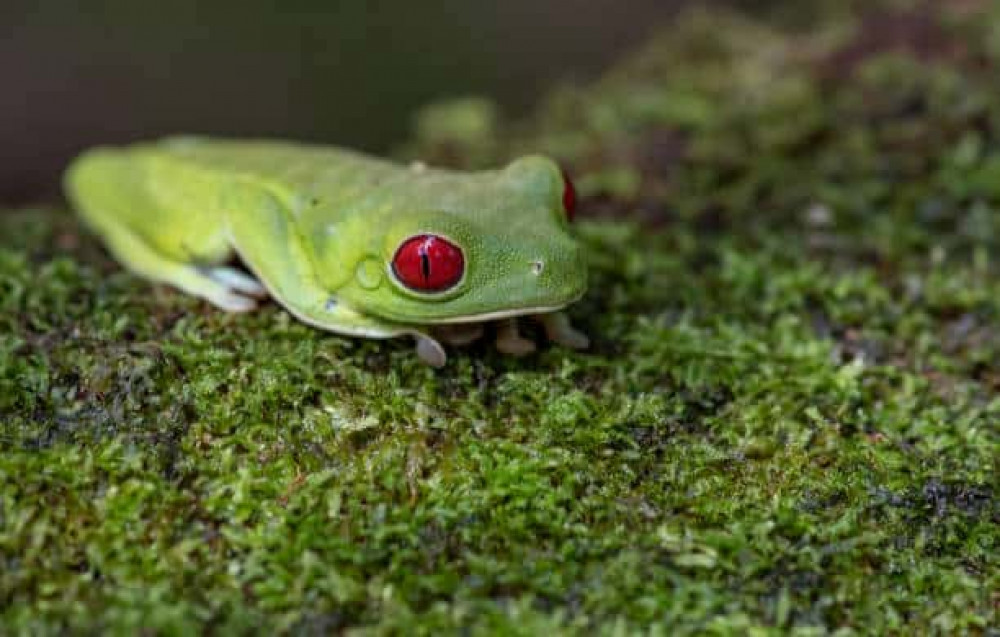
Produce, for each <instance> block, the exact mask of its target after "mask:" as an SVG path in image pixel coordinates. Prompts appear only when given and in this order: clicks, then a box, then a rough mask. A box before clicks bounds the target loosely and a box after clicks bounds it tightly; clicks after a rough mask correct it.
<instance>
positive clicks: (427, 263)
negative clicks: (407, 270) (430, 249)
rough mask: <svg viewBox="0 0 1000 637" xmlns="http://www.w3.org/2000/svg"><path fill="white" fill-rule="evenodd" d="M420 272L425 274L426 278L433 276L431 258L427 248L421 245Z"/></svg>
mask: <svg viewBox="0 0 1000 637" xmlns="http://www.w3.org/2000/svg"><path fill="white" fill-rule="evenodd" d="M420 272H421V273H422V274H423V275H424V280H425V281H426V280H428V279H430V278H431V260H430V257H428V256H427V248H426V247H425V246H420Z"/></svg>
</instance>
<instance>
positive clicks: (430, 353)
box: [413, 332, 448, 367]
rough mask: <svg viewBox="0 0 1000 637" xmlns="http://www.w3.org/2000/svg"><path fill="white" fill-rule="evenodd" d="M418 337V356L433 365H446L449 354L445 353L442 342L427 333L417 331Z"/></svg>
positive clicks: (416, 336) (416, 335)
mask: <svg viewBox="0 0 1000 637" xmlns="http://www.w3.org/2000/svg"><path fill="white" fill-rule="evenodd" d="M413 337H414V338H415V339H417V356H419V357H420V360H422V361H424V362H425V363H427V364H428V365H430V366H431V367H444V364H445V363H447V362H448V355H447V354H446V353H445V351H444V348H443V347H442V346H441V343H439V342H437V341H436V340H434V339H433V338H431V337H430V336H427V335H426V334H420V333H419V332H418V333H415V334H414V335H413Z"/></svg>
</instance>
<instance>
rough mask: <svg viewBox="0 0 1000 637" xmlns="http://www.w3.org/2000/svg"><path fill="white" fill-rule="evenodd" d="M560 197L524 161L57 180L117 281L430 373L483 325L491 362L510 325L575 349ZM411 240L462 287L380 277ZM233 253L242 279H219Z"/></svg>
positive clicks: (346, 162)
mask: <svg viewBox="0 0 1000 637" xmlns="http://www.w3.org/2000/svg"><path fill="white" fill-rule="evenodd" d="M563 188H564V182H563V178H562V175H561V173H560V171H559V168H558V167H557V166H556V164H555V163H553V162H552V161H551V160H549V159H546V158H544V157H537V156H532V157H524V158H521V159H518V160H516V161H514V162H512V163H510V164H509V165H508V166H507V167H505V168H504V169H502V170H495V171H484V172H477V173H460V172H452V171H445V170H436V169H428V168H425V167H423V166H422V165H419V164H416V165H413V166H410V167H405V166H399V165H396V164H392V163H389V162H386V161H382V160H379V159H375V158H371V157H367V156H364V155H361V154H358V153H354V152H350V151H345V150H339V149H333V148H329V147H320V146H307V145H301V144H292V143H282V142H269V141H225V140H209V139H202V138H172V139H166V140H163V141H159V142H154V143H148V144H138V145H135V146H130V147H126V148H97V149H93V150H90V151H88V152H86V153H84V154H83V155H82V156H80V157H79V158H77V159H76V160H75V161H74V162H73V163H72V165H71V166H70V167H69V169H68V170H67V174H66V189H67V192H68V194H69V197H70V199H71V201H72V203H73V204H74V206H75V208H76V209H77V210H78V211H79V213H80V215H81V216H82V217H83V218H84V220H85V221H86V222H87V223H88V225H89V226H90V227H91V228H92V229H93V230H94V231H95V232H96V233H97V234H98V235H99V236H100V237H101V238H102V239H103V240H104V242H105V243H106V245H107V247H108V249H109V250H110V251H111V252H112V253H113V254H114V256H115V257H116V258H117V259H118V260H119V261H121V262H122V263H123V264H124V265H125V266H126V267H128V268H129V269H131V270H132V271H134V272H136V273H138V274H140V275H142V276H144V277H147V278H149V279H152V280H155V281H161V282H165V283H168V284H171V285H173V286H175V287H177V288H180V289H181V290H184V291H185V292H188V293H190V294H194V295H197V296H200V297H202V298H205V299H207V300H208V301H210V302H211V303H213V304H214V305H216V306H218V307H220V308H222V309H225V310H229V311H234V312H240V311H249V310H252V309H253V308H255V307H256V301H255V300H254V299H256V298H263V297H265V296H271V297H273V298H274V299H275V300H276V301H277V302H278V303H280V304H281V305H282V306H283V307H285V308H286V309H287V310H288V311H289V312H291V313H292V314H293V315H295V316H296V317H297V318H299V319H300V320H302V321H304V322H306V323H308V324H310V325H313V326H315V327H318V328H321V329H325V330H329V331H332V332H336V333H339V334H347V335H352V336H361V337H368V338H391V337H396V336H401V335H410V336H413V337H415V338H416V339H417V350H418V353H419V354H420V356H421V358H423V359H424V360H425V361H427V362H428V363H430V364H432V365H435V366H440V365H443V364H444V363H445V361H446V356H445V353H444V349H443V347H441V345H440V343H439V342H438V339H441V340H445V341H447V342H451V343H455V344H460V343H465V342H469V341H470V340H474V339H475V338H477V337H478V336H479V335H480V334H481V325H482V323H484V322H487V321H494V320H498V321H501V324H500V325H501V327H500V329H499V330H498V333H499V338H498V341H497V344H498V347H499V348H500V349H501V350H502V351H507V352H510V353H513V354H521V353H525V352H527V351H530V350H531V349H533V348H534V345H533V343H530V342H526V341H524V340H523V339H521V338H520V337H519V336H518V334H517V330H516V324H514V323H513V322H512V319H513V317H518V316H525V315H535V316H537V317H539V318H540V320H541V322H542V323H543V325H544V326H545V328H546V332H547V334H548V336H549V338H550V339H552V340H555V341H557V342H560V343H562V344H565V345H568V346H571V347H586V345H587V343H586V337H584V336H583V335H582V334H580V333H579V332H576V331H574V330H573V329H572V328H571V327H570V326H569V324H568V322H567V321H566V319H565V317H564V316H563V315H562V314H559V313H558V311H559V310H560V309H562V308H564V307H565V306H567V305H569V304H570V303H572V302H573V301H576V300H577V299H579V298H580V296H582V295H583V293H584V291H585V290H586V280H587V279H586V267H585V264H584V260H583V258H582V255H581V252H580V249H579V247H578V245H577V244H576V242H575V241H574V239H573V238H572V237H571V236H570V234H569V231H568V222H567V219H566V213H565V211H564V210H563V203H562V194H563ZM425 233H428V234H435V235H439V236H442V237H445V238H447V239H448V240H449V241H450V242H452V243H453V244H455V245H457V246H458V247H459V248H460V249H461V250H462V252H463V255H464V258H465V272H464V275H463V277H462V279H461V280H460V281H459V283H458V284H457V285H455V286H454V287H453V288H451V289H449V290H447V291H444V292H439V293H421V292H416V291H414V290H411V289H409V288H407V287H406V286H404V285H403V284H402V283H401V282H400V281H398V280H397V278H396V276H395V274H394V273H393V270H392V267H391V260H392V258H393V255H394V254H395V252H396V250H397V248H398V247H399V246H400V244H402V243H403V242H404V241H405V240H406V239H408V238H410V237H413V236H414V235H419V234H425ZM234 255H237V256H239V258H240V259H241V260H242V261H243V263H244V264H245V265H246V266H247V267H248V268H249V270H250V271H251V272H252V273H253V274H254V275H255V276H256V278H254V277H251V276H249V275H247V274H246V273H244V272H242V271H240V270H237V269H234V268H230V267H227V266H226V265H225V264H226V263H227V262H228V261H230V260H231V259H232V258H233V256H234ZM459 324H461V325H464V326H465V327H462V326H461V325H459Z"/></svg>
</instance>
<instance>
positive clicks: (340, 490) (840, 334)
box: [0, 2, 1000, 634]
mask: <svg viewBox="0 0 1000 637" xmlns="http://www.w3.org/2000/svg"><path fill="white" fill-rule="evenodd" d="M896 4H897V5H899V6H893V7H891V8H888V9H878V10H877V12H875V13H871V14H869V15H868V16H867V17H864V18H858V17H857V14H856V13H851V12H844V11H839V10H835V9H830V10H828V11H824V12H822V13H819V14H817V15H821V16H822V19H820V18H812V19H806V18H803V17H796V18H795V19H794V20H793V21H792V22H791V23H789V22H786V21H782V20H778V19H775V20H773V21H772V20H763V19H753V18H750V17H747V16H745V15H741V14H738V13H732V12H722V11H719V10H712V11H699V12H694V13H690V14H688V15H686V16H684V17H682V18H681V19H680V20H679V22H678V24H677V25H676V26H674V27H672V28H670V29H669V30H667V31H666V32H664V33H663V34H661V35H660V36H658V37H655V38H654V39H653V40H652V41H651V42H650V43H649V44H648V45H647V46H646V47H644V48H643V50H641V51H639V52H638V53H637V54H636V55H635V56H633V57H631V58H630V59H627V60H625V61H623V62H622V63H621V64H620V65H619V66H618V67H617V68H616V69H614V70H612V71H611V72H610V73H609V74H608V75H607V77H605V78H604V79H603V80H601V81H600V82H598V83H596V84H595V85H592V86H585V87H572V86H566V87H562V88H558V89H557V90H555V91H554V92H553V93H552V94H551V95H550V97H549V98H548V99H547V100H545V101H544V103H543V104H542V105H540V107H539V109H538V112H537V113H536V114H535V116H533V117H531V118H529V119H528V120H525V121H518V122H509V121H505V120H503V118H502V117H499V116H498V115H497V114H496V112H495V110H494V109H493V108H492V107H491V106H489V105H488V104H487V103H484V102H482V101H478V100H464V101H462V102H458V103H453V104H449V105H444V106H439V107H437V108H434V109H431V110H429V111H427V112H426V113H425V115H424V116H423V117H422V118H421V120H420V122H421V123H420V130H419V132H418V135H417V137H416V139H415V141H413V142H411V143H410V144H408V145H405V146H404V147H403V149H402V150H401V151H400V157H401V158H412V157H416V156H419V157H422V158H424V159H427V160H430V161H437V162H442V163H447V164H451V165H457V166H477V165H482V164H489V163H496V162H500V161H503V160H505V159H507V158H509V157H512V156H515V155H517V154H519V153H523V152H537V151H542V152H547V153H550V154H553V155H555V156H556V157H558V158H559V159H560V160H561V161H562V162H563V163H564V164H565V165H566V167H567V168H568V169H569V170H570V171H571V172H572V173H573V174H574V175H575V176H576V177H577V182H578V187H579V190H580V194H581V199H582V201H581V217H582V218H583V221H582V222H581V224H580V225H579V233H580V237H581V241H582V242H584V244H585V245H586V248H587V252H588V254H589V257H590V264H591V270H592V289H591V292H590V293H589V294H588V296H587V297H586V298H585V299H584V300H583V301H582V302H581V303H580V304H579V305H578V306H576V307H575V308H574V311H573V314H574V318H575V320H576V321H577V322H579V323H580V324H581V325H582V326H583V327H584V328H585V329H586V330H587V331H588V332H589V333H590V334H591V335H592V336H593V337H594V347H593V348H592V350H591V351H589V352H586V353H579V354H577V353H570V352H567V351H564V350H561V349H555V348H546V349H543V350H542V351H541V352H540V353H539V354H537V355H534V356H531V357H528V358H526V359H520V360H514V359H510V358H504V357H502V356H499V355H497V354H496V353H495V352H493V351H491V349H490V348H488V347H485V346H474V347H472V348H470V349H468V350H465V351H463V352H461V353H458V354H457V355H456V356H454V358H453V359H452V360H451V362H450V363H449V366H448V367H447V368H446V369H444V370H441V371H434V370H431V369H429V368H427V367H425V366H423V365H422V364H421V363H419V361H417V360H416V358H415V356H414V355H413V353H412V351H411V348H410V346H409V344H405V343H391V342H390V343H384V342H365V341H360V340H352V339H345V338H339V337H335V336H331V335H327V334H322V333H320V332H317V331H315V330H312V329H310V328H308V327H306V326H303V325H301V324H299V323H297V322H295V321H294V320H291V319H289V317H288V316H287V315H286V314H285V313H283V312H281V311H279V310H278V309H277V308H276V307H274V306H269V307H265V308H264V309H263V310H262V311H260V312H258V313H255V314H253V315H249V316H239V317H234V316H227V315H223V314H221V313H219V312H216V311H214V310H212V309H210V308H208V307H207V306H205V305H204V304H202V303H200V302H198V301H196V300H193V299H190V298H187V297H184V296H182V295H180V294H177V293H174V292H172V291H170V290H166V289H163V288H155V287H150V286H149V285H147V284H146V283H144V282H142V281H139V280H137V279H135V278H134V277H132V276H130V275H128V274H125V273H124V272H122V271H121V270H120V269H118V268H117V267H116V266H115V265H114V264H113V263H112V262H110V261H109V259H108V258H107V256H106V255H105V254H104V253H102V252H101V251H100V249H98V247H97V244H96V242H95V241H94V240H93V239H92V238H91V237H89V236H88V235H86V234H85V233H84V232H83V231H82V229H81V228H80V227H79V226H78V224H77V223H76V222H75V221H74V220H73V218H72V217H71V216H70V215H69V214H68V213H67V212H66V211H65V210H63V209H60V208H57V207H52V208H36V209H30V210H21V211H11V212H9V213H7V214H3V215H0V229H2V231H0V449H2V454H0V622H2V624H3V625H4V626H7V627H11V628H12V630H13V631H14V632H18V631H21V632H61V631H63V630H66V629H71V630H74V631H77V632H94V631H100V630H115V631H119V632H137V631H138V630H139V629H140V628H144V629H147V630H150V631H152V632H159V633H175V632H181V631H189V630H212V631H217V632H253V631H259V630H262V629H263V628H265V627H266V628H273V629H281V630H288V631H294V632H296V633H327V632H336V631H339V630H342V629H346V628H357V627H363V628H369V629H372V630H374V631H378V632H393V631H395V632H419V633H435V632H440V631H448V630H454V629H457V628H461V627H465V628H474V629H476V630H478V631H479V632H518V633H524V634H536V633H540V632H543V631H546V632H549V633H553V632H555V633H560V632H565V633H572V632H580V631H597V630H599V631H602V632H608V633H612V632H615V631H619V630H626V631H627V630H629V629H634V628H638V627H640V626H642V625H647V624H650V623H657V624H660V625H662V626H664V627H665V628H667V629H668V632H670V633H671V634H690V633H696V632H697V633H717V634H734V633H745V632H748V631H757V632H760V633H767V632H769V631H772V630H775V631H776V630H781V629H795V630H798V631H799V632H801V633H803V634H811V633H820V632H825V631H832V630H835V629H837V628H843V629H846V630H847V631H853V632H860V633H878V634H885V633H899V634H910V633H913V634H927V633H954V632H966V633H972V634H988V632H989V630H991V626H995V625H996V623H997V616H996V615H997V605H998V603H1000V598H998V596H997V593H996V591H997V590H998V589H1000V578H998V573H1000V568H998V567H1000V564H998V560H997V555H1000V532H998V530H997V529H998V528H1000V499H998V498H1000V493H998V484H1000V483H998V480H997V471H998V469H1000V467H998V457H1000V428H998V425H997V422H998V420H997V417H998V413H1000V399H998V394H997V390H998V387H1000V381H998V379H1000V368H998V367H997V362H996V361H997V360H1000V356H998V354H1000V345H998V343H1000V341H998V339H997V338H996V336H995V334H997V333H998V331H1000V329H998V328H1000V268H998V266H997V263H996V259H995V257H994V255H995V254H997V248H998V246H997V245H996V242H997V236H998V234H997V233H996V232H995V230H996V227H995V226H996V224H997V222H996V218H997V216H998V210H997V208H998V207H1000V179H998V178H997V175H998V174H1000V173H998V172H997V170H996V167H997V166H998V165H1000V98H998V97H997V94H996V90H995V78H996V76H997V72H998V70H1000V40H998V38H997V33H996V31H995V28H994V27H993V26H992V25H995V24H996V23H997V18H1000V14H997V10H996V9H995V8H994V7H992V6H991V5H989V4H988V3H974V2H963V3H954V4H953V3H948V5H947V6H946V7H944V8H938V9H933V10H932V9H929V8H928V7H927V6H923V7H920V8H918V9H911V8H907V6H908V5H907V4H906V3H902V4H900V3H896ZM941 4H944V3H941ZM834 5H836V6H840V5H843V3H831V7H834ZM934 6H935V7H936V6H938V5H937V4H935V5H934ZM789 24H793V25H794V26H789ZM880 24H887V25H891V29H892V30H891V34H892V35H891V37H887V38H884V39H879V38H876V37H873V35H872V33H873V32H877V31H881V30H882V28H881V27H879V25H880ZM884 28H885V29H890V27H888V26H887V27H884ZM450 122H455V124H454V125H452V124H450Z"/></svg>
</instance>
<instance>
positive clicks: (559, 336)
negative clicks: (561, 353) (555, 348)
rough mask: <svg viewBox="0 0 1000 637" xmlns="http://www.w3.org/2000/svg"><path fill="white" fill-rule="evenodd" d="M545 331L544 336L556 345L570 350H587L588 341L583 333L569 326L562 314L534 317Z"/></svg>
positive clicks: (567, 318) (564, 315)
mask: <svg viewBox="0 0 1000 637" xmlns="http://www.w3.org/2000/svg"><path fill="white" fill-rule="evenodd" d="M536 318H537V319H538V320H539V321H540V322H541V324H542V327H543V328H544V329H545V335H546V336H547V337H548V339H549V340H550V341H552V342H553V343H558V344H559V345H562V346H564V347H569V348H571V349H587V348H588V347H590V339H589V338H587V335H586V334H584V333H583V332H581V331H579V330H577V329H574V328H573V326H572V325H570V322H569V317H567V316H566V314H565V313H563V312H552V313H551V314H540V315H539V316H537V317H536Z"/></svg>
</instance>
